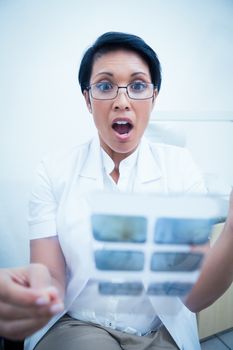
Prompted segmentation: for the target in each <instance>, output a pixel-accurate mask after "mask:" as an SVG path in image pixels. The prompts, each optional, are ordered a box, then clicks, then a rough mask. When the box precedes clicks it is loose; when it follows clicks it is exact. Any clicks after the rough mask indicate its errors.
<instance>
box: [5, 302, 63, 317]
mask: <svg viewBox="0 0 233 350" xmlns="http://www.w3.org/2000/svg"><path fill="white" fill-rule="evenodd" d="M63 309H64V305H63V303H57V304H55V303H54V304H49V305H45V306H36V305H33V306H27V307H25V306H24V307H20V306H15V305H12V304H7V303H2V302H0V318H1V320H5V321H9V320H13V319H15V320H20V319H25V318H32V317H51V316H53V315H55V314H57V313H59V312H61V311H63Z"/></svg>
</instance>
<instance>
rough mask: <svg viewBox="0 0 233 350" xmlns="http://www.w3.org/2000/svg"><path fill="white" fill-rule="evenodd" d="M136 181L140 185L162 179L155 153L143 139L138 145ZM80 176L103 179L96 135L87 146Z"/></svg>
mask: <svg viewBox="0 0 233 350" xmlns="http://www.w3.org/2000/svg"><path fill="white" fill-rule="evenodd" d="M137 169H138V170H137V171H138V178H139V179H138V180H139V182H141V183H148V182H152V181H156V180H158V179H160V178H161V177H162V173H161V169H160V166H159V161H158V158H157V156H156V155H155V152H152V150H151V145H150V143H149V142H148V140H147V139H146V138H145V137H143V138H142V140H141V142H140V145H139V154H138V165H137ZM79 175H80V176H82V177H86V178H90V179H96V180H97V179H100V178H102V177H103V172H102V159H101V150H100V142H99V137H98V135H96V136H95V137H94V138H93V139H92V140H91V142H90V144H89V146H88V154H87V155H86V159H85V161H84V165H83V167H82V168H81V170H80V174H79Z"/></svg>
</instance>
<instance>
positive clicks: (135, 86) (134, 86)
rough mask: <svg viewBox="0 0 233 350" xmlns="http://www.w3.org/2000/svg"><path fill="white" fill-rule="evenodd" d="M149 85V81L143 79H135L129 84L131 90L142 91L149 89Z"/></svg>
mask: <svg viewBox="0 0 233 350" xmlns="http://www.w3.org/2000/svg"><path fill="white" fill-rule="evenodd" d="M147 87H148V85H147V83H144V82H143V81H135V82H133V83H131V84H129V88H130V90H131V91H134V92H142V91H145V90H146V89H147Z"/></svg>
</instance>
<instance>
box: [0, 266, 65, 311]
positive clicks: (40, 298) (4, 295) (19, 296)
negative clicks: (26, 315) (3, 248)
mask: <svg viewBox="0 0 233 350" xmlns="http://www.w3.org/2000/svg"><path fill="white" fill-rule="evenodd" d="M37 276H38V281H39V282H37V281H36V278H37ZM50 280H51V278H50V275H49V272H48V270H47V268H46V267H44V266H43V265H39V264H34V265H31V266H30V267H25V268H15V269H2V270H0V301H3V302H5V303H9V304H12V305H15V306H17V305H19V306H30V305H35V304H37V305H45V304H48V303H49V302H50V300H51V301H52V302H58V299H59V298H58V291H57V290H56V288H55V287H47V286H50ZM32 284H33V285H34V286H35V287H34V288H33V287H32V288H29V286H30V285H32ZM36 285H38V286H39V285H40V286H42V285H43V286H46V287H47V288H44V289H42V288H40V289H36Z"/></svg>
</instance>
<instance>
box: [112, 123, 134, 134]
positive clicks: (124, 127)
mask: <svg viewBox="0 0 233 350" xmlns="http://www.w3.org/2000/svg"><path fill="white" fill-rule="evenodd" d="M113 129H114V130H115V131H116V132H117V133H118V134H128V132H129V131H130V124H113Z"/></svg>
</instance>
